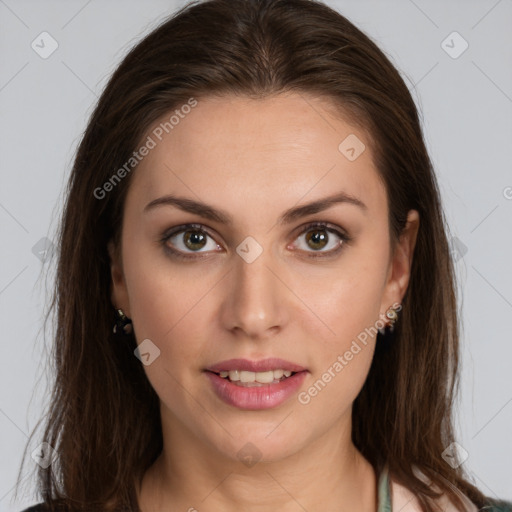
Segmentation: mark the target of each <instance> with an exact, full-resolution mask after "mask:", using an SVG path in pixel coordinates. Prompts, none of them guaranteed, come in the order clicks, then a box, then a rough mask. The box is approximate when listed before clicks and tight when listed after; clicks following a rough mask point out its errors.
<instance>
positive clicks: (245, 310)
mask: <svg viewBox="0 0 512 512" xmlns="http://www.w3.org/2000/svg"><path fill="white" fill-rule="evenodd" d="M271 260H272V256H271V253H270V251H265V250H264V251H263V252H262V254H261V255H260V256H259V257H258V258H257V259H256V260H254V261H252V262H251V263H248V262H247V261H245V260H244V259H243V258H242V257H239V256H238V255H235V257H234V262H233V265H234V268H233V271H232V272H230V273H229V276H230V277H229V279H230V280H229V283H226V287H225V290H226V292H225V293H226V295H225V300H224V301H223V304H222V311H221V320H222V323H223V325H224V327H225V328H226V329H228V330H229V331H231V332H232V333H233V334H235V335H237V336H238V337H239V338H241V339H242V338H251V339H267V338H269V337H272V336H275V335H276V334H278V333H279V332H281V330H282V329H283V328H284V326H285V324H286V322H287V321H288V314H289V313H288V312H287V299H286V294H287V293H288V294H290V292H289V291H288V290H287V287H286V285H285V284H284V283H283V281H284V279H283V278H282V277H280V275H279V270H276V265H275V262H274V264H273V262H272V261H271Z"/></svg>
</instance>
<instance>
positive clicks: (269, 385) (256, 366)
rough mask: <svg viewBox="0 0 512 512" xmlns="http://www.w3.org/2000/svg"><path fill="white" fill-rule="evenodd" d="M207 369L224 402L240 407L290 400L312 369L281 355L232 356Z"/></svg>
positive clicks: (267, 406)
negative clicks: (258, 357)
mask: <svg viewBox="0 0 512 512" xmlns="http://www.w3.org/2000/svg"><path fill="white" fill-rule="evenodd" d="M204 373H205V375H206V377H208V381H209V382H210V385H211V386H212V390H213V391H214V393H215V394H216V395H217V397H218V398H220V399H221V400H222V401H223V402H225V403H227V404H228V405H230V406H233V407H236V408H238V409H244V410H262V409H271V408H274V407H278V406H280V405H282V404H284V403H285V402H287V401H288V400H290V399H291V398H292V396H293V395H294V394H295V393H296V392H297V391H298V389H299V388H300V387H301V386H302V384H303V382H304V380H305V379H306V375H307V374H308V373H309V370H308V369H306V368H304V367H303V366H300V365H298V364H296V363H291V362H290V361H285V360H284V359H278V358H268V359H263V360H259V361H254V360H249V359H230V360H228V361H222V362H220V363H217V364H215V365H213V366H210V367H208V368H206V369H205V370H204Z"/></svg>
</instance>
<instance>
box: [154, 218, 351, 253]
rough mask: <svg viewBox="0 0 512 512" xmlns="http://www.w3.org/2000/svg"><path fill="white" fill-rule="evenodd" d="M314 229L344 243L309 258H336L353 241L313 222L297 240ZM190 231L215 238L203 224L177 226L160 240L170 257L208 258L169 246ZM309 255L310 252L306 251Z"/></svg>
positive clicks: (324, 223)
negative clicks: (331, 234)
mask: <svg viewBox="0 0 512 512" xmlns="http://www.w3.org/2000/svg"><path fill="white" fill-rule="evenodd" d="M314 228H321V229H324V230H325V231H327V232H329V233H334V234H335V235H337V236H338V237H339V238H340V240H341V241H342V243H341V245H339V246H338V247H337V248H336V249H331V250H330V251H319V252H318V253H317V254H315V253H314V252H313V253H312V254H308V256H307V257H308V258H329V257H334V256H336V255H337V254H338V253H339V252H340V251H342V250H343V248H344V247H345V245H346V244H347V243H349V242H351V241H352V237H350V236H349V235H348V234H347V233H345V232H343V231H341V230H339V229H337V228H335V227H333V226H332V225H331V224H330V223H328V222H311V223H309V224H307V225H306V226H304V229H303V230H302V231H301V232H300V233H299V235H298V236H297V238H298V237H299V236H302V235H304V234H306V233H307V232H308V231H312V230H313V229H314ZM189 230H198V231H202V232H204V233H206V234H207V235H208V236H209V237H211V238H213V236H212V235H211V234H210V233H209V232H208V229H206V227H205V226H203V225H202V224H183V225H181V226H177V227H176V228H173V230H172V231H170V232H166V233H165V234H164V236H163V237H162V238H161V239H160V243H161V244H162V245H163V246H164V249H165V250H166V251H167V252H169V253H170V255H171V256H172V257H176V258H179V259H182V260H188V261H190V260H194V259H199V258H204V257H207V256H199V254H200V253H197V254H198V255H196V256H191V255H185V254H184V253H183V252H182V251H179V250H176V249H172V248H171V247H170V246H169V245H168V244H167V242H168V241H169V239H170V238H172V237H173V236H175V235H177V234H179V233H181V232H183V231H189ZM306 252H308V253H309V251H306Z"/></svg>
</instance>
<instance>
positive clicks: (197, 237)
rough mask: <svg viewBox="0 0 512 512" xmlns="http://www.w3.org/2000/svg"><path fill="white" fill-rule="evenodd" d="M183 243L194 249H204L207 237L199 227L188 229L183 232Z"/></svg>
mask: <svg viewBox="0 0 512 512" xmlns="http://www.w3.org/2000/svg"><path fill="white" fill-rule="evenodd" d="M183 233H184V234H183V243H184V244H185V246H186V247H187V248H189V249H191V250H193V251H195V250H198V249H202V248H203V247H204V246H205V244H206V237H207V235H205V234H204V233H203V232H202V231H199V230H197V229H187V231H184V232H183Z"/></svg>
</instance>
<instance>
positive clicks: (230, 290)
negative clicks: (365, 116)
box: [111, 93, 417, 460]
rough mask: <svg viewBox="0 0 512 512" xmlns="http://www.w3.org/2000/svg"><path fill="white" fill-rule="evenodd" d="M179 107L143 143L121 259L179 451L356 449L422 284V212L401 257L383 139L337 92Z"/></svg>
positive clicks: (117, 272)
mask: <svg viewBox="0 0 512 512" xmlns="http://www.w3.org/2000/svg"><path fill="white" fill-rule="evenodd" d="M189 104H190V105H192V104H193V102H190V103H189ZM177 110H178V112H176V113H175V114H176V115H175V117H174V118H173V120H172V121H171V122H169V118H170V116H171V115H172V114H173V113H172V112H171V113H169V115H166V116H164V117H163V118H162V119H160V120H159V121H158V122H157V123H155V124H154V125H153V126H152V127H151V129H150V131H149V132H148V133H147V134H146V137H149V138H146V137H145V138H144V141H143V143H144V144H146V146H147V148H149V149H148V150H147V151H140V152H139V156H140V158H141V161H140V163H139V166H138V167H137V169H136V170H134V171H133V176H132V179H133V181H132V183H131V185H130V188H129V191H128V195H127V198H126V203H125V210H124V219H123V228H122V246H121V254H122V258H121V259H122V262H121V261H115V260H114V261H113V265H112V278H113V284H114V289H113V296H112V301H113V304H114V305H115V306H116V307H120V308H122V309H123V310H124V311H125V313H126V314H127V316H129V317H131V318H132V321H133V326H134V331H135V335H136V339H137V342H138V343H139V344H141V343H143V345H142V346H141V347H140V352H141V353H142V354H143V355H142V359H143V361H144V362H145V366H144V369H145V371H146V374H147V376H148V379H149V380H150V382H151V384H152V386H153V387H154V389H155V391H156V393H157V394H158V396H159V397H160V401H161V411H162V423H163V428H164V439H165V441H164V442H166V443H174V444H175V445H176V446H175V447H176V448H177V449H178V448H179V446H183V445H186V444H187V441H194V442H193V443H191V444H192V445H194V446H195V447H196V448H194V449H198V450H203V451H208V450H209V451H210V453H211V454H215V455H216V456H217V457H218V456H219V455H223V456H225V457H226V458H227V459H233V460H237V459H242V458H244V457H245V458H247V457H249V459H251V458H252V459H259V458H262V459H263V460H279V459H282V458H284V457H286V456H288V455H291V454H293V453H297V452H299V451H301V450H304V449H306V448H307V447H309V446H312V445H313V443H314V442H316V441H318V440H319V439H321V438H323V436H325V435H326V434H329V435H331V436H332V435H335V436H337V438H339V436H342V438H343V440H344V441H346V440H350V425H351V423H350V421H351V406H352V403H353V401H354V399H355V398H356V396H357V395H358V393H359V391H360V390H361V387H362V386H363V383H364V381H365V379H366V376H367V373H368V370H369V367H370V363H371V360H372V356H373V353H374V346H375V340H376V328H379V327H382V325H383V321H382V318H383V315H384V314H385V312H386V310H387V309H388V308H389V307H390V306H391V305H392V304H394V303H397V302H400V301H401V299H402V297H403V295H404V293H405V290H406V287H407V283H408V277H409V269H410V263H411V261H410V260H411V255H412V250H413V246H414V241H415V232H416V229H417V215H416V212H411V213H410V220H411V223H410V224H409V228H408V230H407V231H406V234H405V236H404V237H403V239H402V240H401V242H400V244H399V245H398V246H397V249H396V251H395V252H394V253H392V252H391V248H390V238H389V231H388V209H387V201H386V192H385V188H384V185H383V183H382V182H381V180H380V179H379V175H378V174H377V171H376V168H375V166H374V164H373V160H372V143H371V140H369V138H368V136H367V135H366V134H365V133H364V132H363V131H361V130H360V129H358V128H356V127H355V126H352V125H350V124H349V123H348V122H347V121H346V120H343V119H340V117H339V116H335V115H334V111H333V109H332V105H331V104H330V103H329V102H328V100H326V99H320V98H315V97H313V96H309V95H305V94H300V95H299V94H297V93H293V94H287V95H278V96H275V97H273V98H267V99H263V100H252V99H247V98H242V97H231V96H226V97H221V98H207V99H200V100H197V104H195V106H193V107H191V108H188V107H184V108H182V109H180V108H179V107H178V108H177ZM176 120H178V121H176ZM166 122H168V124H167V125H165V124H164V125H162V124H161V123H166ZM163 126H165V128H163ZM167 132H168V133H167ZM150 139H151V140H150ZM363 144H364V146H363ZM142 153H146V155H145V156H143V155H142ZM171 196H172V197H173V198H175V199H179V202H172V201H171V200H170V197H171ZM166 197H167V199H168V200H165V199H162V198H166ZM334 197H338V199H340V200H335V201H332V202H328V201H326V199H327V198H334ZM343 198H345V200H342V199H343ZM347 198H348V199H347ZM156 200H158V201H156ZM155 201H156V202H155ZM318 202H320V203H319V204H318V205H317V206H311V207H306V208H305V206H306V205H309V204H313V203H318ZM313 222H318V223H325V224H326V225H325V226H322V225H321V226H313V227H308V225H309V224H311V223H313ZM190 224H194V226H190ZM111 255H113V253H111ZM148 340H149V341H148ZM158 351H159V352H158ZM271 358H278V359H280V360H282V361H268V362H267V363H265V361H264V360H266V359H271ZM233 359H242V360H245V361H235V362H230V360H233ZM262 361H263V363H262V364H261V365H260V366H258V363H260V362H262ZM208 369H210V370H211V371H209V370H208ZM229 370H231V373H229V374H228V377H227V378H225V376H226V373H227V372H228V371H229ZM237 370H240V371H242V370H243V373H242V372H237ZM250 370H260V371H258V372H256V371H250ZM273 370H276V371H275V372H274V373H272V371H273ZM279 370H287V371H290V372H297V373H293V374H292V375H291V376H290V377H288V378H286V377H285V376H286V375H287V374H283V373H282V372H281V371H279ZM299 370H300V371H299ZM221 371H225V372H226V373H222V374H220V372H221ZM237 378H242V381H247V380H248V381H249V383H247V382H244V383H243V385H241V381H238V383H236V379H237ZM283 378H284V380H282V379H283ZM230 379H233V381H231V380H230ZM254 379H256V381H258V382H256V381H254V382H252V384H251V382H250V381H252V380H254ZM278 380H279V382H277V381H278ZM269 381H272V383H271V384H269V383H268V382H269ZM166 434H168V437H167V438H166V437H165V436H166ZM248 443H251V444H248Z"/></svg>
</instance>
